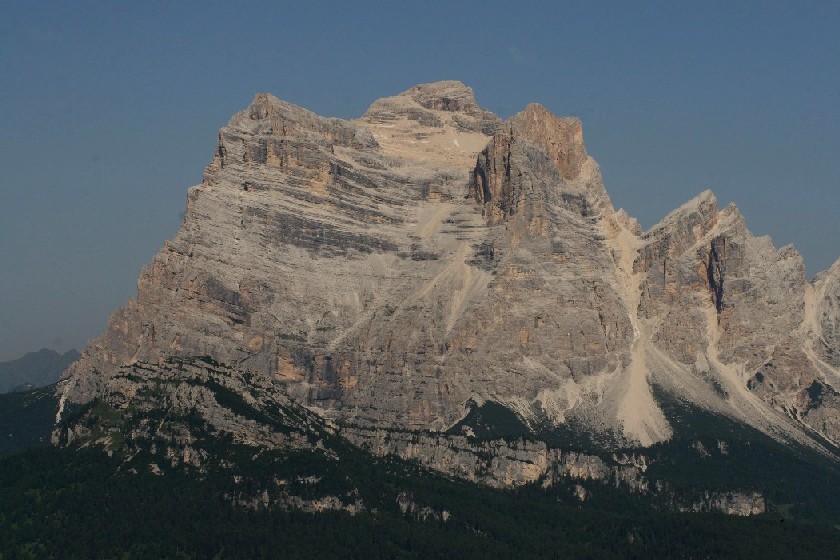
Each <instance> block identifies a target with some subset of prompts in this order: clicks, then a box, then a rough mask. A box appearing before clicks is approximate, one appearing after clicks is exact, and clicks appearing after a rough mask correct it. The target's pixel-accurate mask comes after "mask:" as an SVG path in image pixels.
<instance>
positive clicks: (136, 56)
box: [0, 0, 840, 359]
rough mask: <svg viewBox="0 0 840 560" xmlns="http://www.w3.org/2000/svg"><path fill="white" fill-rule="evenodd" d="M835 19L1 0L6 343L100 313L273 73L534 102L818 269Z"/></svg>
mask: <svg viewBox="0 0 840 560" xmlns="http://www.w3.org/2000/svg"><path fill="white" fill-rule="evenodd" d="M839 30H840V4H838V3H836V2H813V3H806V2H790V3H786V4H783V3H774V2H760V3H759V2H757V3H754V4H750V3H743V2H720V3H715V2H697V3H687V2H679V3H674V2H661V3H660V2H656V3H654V2H651V3H644V2H641V3H637V2H615V3H612V2H606V3H599V2H575V3H561V2H533V3H519V4H517V3H513V2H510V1H505V2H493V1H486V2H410V3H408V2H397V1H390V2H385V1H383V2H335V3H334V4H327V3H314V2H313V3H308V2H300V1H297V2H289V3H282V2H265V3H262V2H230V1H228V2H195V3H191V2H180V3H179V2H159V3H158V2H150V1H145V2H136V3H128V2H116V1H114V2H110V1H109V2H105V1H103V2H66V1H62V2H24V1H17V2H10V1H3V0H0V267H1V268H0V359H8V358H11V357H15V356H17V355H19V354H21V353H23V352H25V351H27V350H34V349H37V348H40V347H44V346H45V347H52V348H56V349H66V348H69V347H71V346H75V347H81V346H83V345H84V344H85V342H86V340H87V339H88V338H90V337H93V336H95V335H97V334H98V333H100V332H101V331H102V330H103V329H104V328H105V325H106V320H107V316H108V315H109V313H110V312H112V311H114V310H115V309H117V308H118V307H120V306H121V305H123V304H124V303H125V301H126V300H127V299H128V298H129V297H130V296H132V295H133V294H134V291H135V281H136V279H137V276H138V274H139V271H140V268H141V267H142V266H143V265H144V264H146V263H148V262H149V261H150V260H151V257H152V255H153V254H154V253H155V252H156V251H157V249H158V248H159V247H160V246H161V244H162V243H163V241H164V240H165V239H167V238H169V237H171V236H172V234H173V233H174V232H175V231H176V229H177V227H178V225H179V220H180V218H179V216H180V214H181V212H182V210H183V208H184V206H185V197H186V189H187V188H188V187H189V186H191V185H193V184H195V183H197V182H198V181H199V180H200V178H201V175H202V170H203V168H204V166H205V165H206V164H207V163H208V162H209V161H210V159H211V156H212V152H213V147H214V144H215V142H216V134H217V131H218V129H219V128H220V127H221V126H223V125H224V124H225V123H226V122H227V120H228V118H229V117H230V116H231V115H232V114H233V113H235V112H236V111H238V110H240V109H242V108H244V107H245V106H246V105H247V104H248V103H249V102H250V100H251V99H252V97H253V95H254V93H256V92H259V91H267V92H271V93H273V94H275V95H277V96H278V97H280V98H283V99H286V100H288V101H291V102H294V103H297V104H299V105H303V106H305V107H307V108H309V109H312V110H314V111H315V112H317V113H320V114H323V115H331V116H339V117H356V116H358V115H360V114H361V113H363V112H364V110H365V108H366V107H367V105H368V104H369V103H370V102H371V101H373V100H374V99H376V98H378V97H383V96H386V95H391V94H394V93H397V92H400V91H403V90H405V89H407V88H409V87H410V86H412V85H414V84H417V83H423V82H429V81H435V80H440V79H458V80H461V81H463V82H465V83H466V84H468V85H470V86H472V87H473V89H474V90H475V92H476V95H477V97H478V101H479V103H480V104H481V105H483V106H484V107H486V108H488V109H490V110H492V111H494V112H496V113H498V114H500V115H501V116H509V115H511V114H512V113H514V112H516V111H518V110H519V109H521V108H522V107H523V106H524V105H525V104H526V103H528V102H531V101H538V102H540V103H542V104H543V105H545V106H547V107H548V108H549V109H551V110H552V111H554V112H555V113H558V114H563V115H577V116H580V117H581V118H582V119H583V123H584V134H585V138H586V144H587V148H588V150H589V152H590V153H591V154H593V155H594V156H595V158H596V159H597V160H598V161H599V162H600V164H601V167H602V170H603V173H604V177H605V181H606V184H607V189H608V190H609V192H610V194H611V196H612V199H613V202H614V203H615V205H616V207H622V206H623V207H625V208H626V209H627V210H628V211H629V212H630V213H631V214H632V215H634V216H636V217H638V218H639V219H640V221H641V222H642V225H643V226H645V227H647V226H650V225H652V224H653V223H655V222H656V221H658V220H659V219H660V218H661V217H663V216H664V215H665V214H666V213H667V212H668V211H670V210H671V209H673V208H675V207H676V206H678V205H679V204H681V203H682V202H684V201H686V200H687V199H689V198H691V197H692V196H694V195H695V194H697V193H698V192H700V191H701V190H703V189H706V188H711V189H712V190H713V191H714V192H715V193H716V194H717V196H718V199H719V201H720V202H721V204H722V205H725V204H726V203H728V202H730V201H735V202H736V203H737V204H738V206H739V208H740V209H741V211H742V212H743V214H744V215H745V216H746V219H747V224H748V226H749V227H750V229H751V230H752V231H753V232H754V233H756V234H769V235H771V236H772V237H773V240H774V242H775V243H776V244H777V245H778V246H781V245H784V244H787V243H793V244H795V245H796V247H797V248H798V249H799V250H800V251H801V252H802V253H803V254H804V256H805V260H806V265H807V267H808V274H809V276H812V275H813V274H815V273H816V272H818V271H819V270H822V269H824V268H827V267H828V266H829V265H830V264H831V263H832V262H833V261H834V260H835V258H836V257H838V256H840V225H838V224H840V220H838V210H840V191H839V190H838V187H840V157H838V155H840V149H838V148H840V36H838V31H839Z"/></svg>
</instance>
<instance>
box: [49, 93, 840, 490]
mask: <svg viewBox="0 0 840 560" xmlns="http://www.w3.org/2000/svg"><path fill="white" fill-rule="evenodd" d="M194 356H209V357H211V358H212V359H213V360H215V361H216V362H219V363H223V364H226V365H227V367H229V368H232V369H233V370H235V371H242V372H246V371H247V372H251V373H252V374H255V375H257V376H259V378H260V379H261V381H260V387H265V386H266V385H265V384H266V383H268V382H271V383H273V384H275V385H272V386H276V387H279V388H280V389H277V390H282V391H283V392H285V393H287V394H288V395H289V397H290V398H291V399H292V400H293V401H294V402H296V403H299V404H301V405H303V406H305V407H306V408H307V409H308V410H309V411H310V412H313V413H315V414H316V415H317V416H319V417H320V418H322V419H325V420H327V421H329V422H331V423H333V424H334V425H335V426H337V427H338V428H340V429H344V430H346V431H347V434H348V437H350V438H351V439H353V438H355V441H357V442H362V444H364V445H368V446H373V447H374V448H376V449H378V450H379V451H380V452H382V453H386V452H394V453H397V454H402V455H403V456H405V455H407V454H410V453H414V451H406V448H405V447H400V446H401V445H402V444H400V443H398V442H399V441H400V440H399V438H393V439H391V440H388V441H390V442H391V443H387V442H386V441H385V440H383V439H382V438H381V437H380V436H379V435H377V434H381V432H382V431H383V430H385V431H388V430H391V431H399V432H401V433H404V432H406V431H408V432H414V433H417V434H426V435H424V436H423V437H444V436H445V435H446V434H450V435H452V434H467V435H469V433H470V432H471V431H473V430H474V428H475V427H474V426H472V427H471V426H467V424H465V422H466V421H467V420H468V419H469V418H471V417H472V416H471V415H473V414H474V413H475V411H477V410H480V409H484V410H486V407H488V406H492V407H496V408H497V409H498V410H500V411H501V414H503V415H507V416H505V417H510V418H514V419H515V420H516V421H517V422H520V423H521V425H522V426H523V430H524V432H523V436H525V437H528V438H530V439H533V440H543V441H545V440H546V438H548V437H549V436H547V435H546V434H560V433H563V434H573V435H574V434H576V435H577V436H580V437H586V438H588V439H589V440H593V441H597V446H598V447H599V448H601V449H619V448H629V447H637V448H638V447H649V446H651V445H654V444H656V443H660V442H665V441H668V440H669V439H671V438H672V437H674V434H675V431H676V430H677V429H678V426H677V425H676V424H675V420H674V418H673V417H672V416H671V415H670V414H669V413H668V411H667V410H666V408H667V407H666V403H667V402H679V403H683V404H686V405H690V406H691V407H694V408H696V409H698V410H702V411H703V412H704V414H711V415H714V416H718V417H722V418H726V419H728V420H731V421H733V422H735V423H738V424H740V425H745V426H748V427H752V428H754V429H756V430H758V431H760V432H763V433H764V434H766V435H767V436H769V437H770V438H772V439H773V440H776V441H777V442H781V443H782V444H784V445H797V446H805V447H809V448H812V449H815V450H817V451H819V452H820V453H823V454H826V455H831V454H832V453H833V451H832V450H833V449H834V446H836V445H838V444H840V393H838V388H840V261H839V262H838V264H835V265H834V266H833V267H832V268H831V269H830V270H829V271H827V272H825V273H823V274H821V275H819V276H817V278H816V279H815V280H814V281H813V282H808V281H806V278H805V272H804V267H803V263H802V259H801V257H800V255H799V254H798V253H797V252H796V251H795V250H794V249H793V248H792V247H783V248H781V249H777V248H776V247H774V246H773V244H772V242H771V241H770V239H769V238H766V237H754V236H753V235H752V234H751V233H750V232H749V230H748V229H747V227H746V225H745V224H744V220H743V218H742V216H741V215H740V214H739V212H738V210H737V208H735V206H728V207H726V208H723V209H719V208H718V205H717V202H716V200H715V197H714V196H713V195H712V193H711V192H708V191H707V192H704V193H702V194H700V195H699V196H698V197H696V198H695V199H693V200H691V201H689V202H687V203H686V204H684V205H683V206H681V207H680V208H678V209H677V210H675V211H674V212H672V213H671V214H670V215H669V216H667V217H666V218H665V219H663V220H662V221H661V222H660V223H659V224H657V225H655V226H653V227H652V228H651V229H650V230H648V231H646V232H643V231H641V228H640V227H639V226H638V224H637V222H636V221H635V220H633V219H632V218H630V217H628V216H627V214H626V213H625V212H624V211H623V210H618V211H616V210H615V209H614V208H613V206H612V203H611V202H610V198H609V196H608V194H607V191H606V190H605V188H604V185H603V182H602V180H601V175H600V172H599V168H598V165H597V163H596V162H595V161H594V160H593V159H592V158H591V157H590V156H589V155H588V154H587V151H586V148H585V147H584V142H583V129H582V126H581V123H580V121H579V120H578V119H576V118H570V117H557V116H555V115H553V114H552V113H551V112H550V111H548V110H547V109H546V108H544V107H542V106H540V105H537V104H531V105H528V106H527V107H526V108H525V109H524V110H523V111H522V112H521V113H518V114H516V115H514V116H513V117H511V118H510V119H508V120H501V119H499V118H498V117H496V116H495V115H493V114H492V113H490V112H488V111H486V110H483V109H481V108H480V107H479V106H478V105H477V103H476V101H475V97H474V96H473V93H472V90H471V89H470V88H468V87H466V86H464V85H463V84H461V83H460V82H453V81H447V82H437V83H433V84H425V85H420V86H416V87H414V88H411V89H409V90H408V91H405V92H403V93H401V94H399V95H396V96H394V97H388V98H385V99H380V100H378V101H376V102H374V103H373V104H372V105H371V106H370V108H369V109H368V111H367V112H366V113H365V114H364V115H363V116H362V117H360V118H359V119H356V120H352V121H346V120H341V119H335V118H323V117H320V116H318V115H315V114H314V113H312V112H309V111H307V110H305V109H302V108H300V107H297V106H295V105H292V104H289V103H286V102H283V101H280V100H278V99H277V98H275V97H273V96H271V95H267V94H258V95H257V96H256V97H255V98H254V101H253V103H252V104H251V105H250V106H249V107H248V108H246V109H245V110H244V111H241V112H239V113H237V114H236V115H234V116H233V118H232V119H231V120H230V122H229V123H228V124H227V126H225V127H224V128H222V130H221V131H220V133H219V142H218V147H217V149H216V152H215V154H214V156H213V160H212V162H211V163H210V164H209V165H208V166H207V168H206V171H205V174H204V178H203V180H202V181H201V183H200V184H199V185H197V186H195V187H192V188H191V189H190V190H189V194H188V200H187V210H186V213H185V217H184V221H183V224H182V226H181V228H180V230H179V231H178V232H177V234H176V235H175V237H174V238H173V239H172V240H171V241H168V242H167V243H166V244H165V245H164V247H163V248H162V249H161V251H160V252H159V253H158V254H157V255H156V256H155V257H154V259H153V261H152V262H151V264H149V265H148V266H147V267H146V268H144V269H143V271H142V273H141V276H140V279H139V281H138V288H137V297H136V298H134V299H132V300H130V301H129V302H128V304H127V305H126V307H124V308H123V309H121V310H119V311H117V312H116V313H115V314H114V315H113V316H112V317H111V319H110V322H109V327H108V330H107V331H106V332H105V333H104V334H103V335H102V336H101V337H99V338H98V339H96V340H94V341H92V342H91V343H90V345H89V346H88V347H87V348H86V349H85V351H84V353H83V355H82V357H81V359H80V360H79V361H77V362H76V363H75V364H73V365H72V366H71V367H70V368H69V369H68V370H67V372H66V374H65V376H64V379H63V381H62V382H61V383H60V385H59V388H58V392H59V396H60V400H61V404H62V411H63V410H64V409H65V407H67V406H69V405H70V404H83V403H87V402H90V401H92V400H94V399H97V398H99V399H102V398H107V396H108V395H110V394H112V390H113V389H114V388H115V386H116V385H119V384H123V383H125V379H126V377H125V368H126V367H131V366H132V365H133V364H139V363H144V364H154V367H161V365H162V364H166V363H168V362H167V360H171V359H180V358H189V357H194ZM115 384H116V385H115ZM120 386H122V385H120ZM395 433H396V432H395ZM429 434H431V435H429ZM435 434H437V435H435ZM418 437H419V436H418ZM452 437H456V435H452ZM458 437H460V436H458ZM371 442H374V443H371ZM389 446H390V447H389ZM541 457H543V458H542V459H540V461H543V462H544V463H545V461H549V459H547V457H548V455H545V456H541ZM421 459H422V457H421ZM427 459H428V460H427V461H426V462H427V463H429V464H431V465H432V466H436V465H437V466H438V467H440V468H444V469H445V467H441V464H442V463H440V461H437V460H436V459H432V458H428V457H427ZM436 461H437V462H436ZM549 462H550V461H549ZM523 464H524V463H523ZM534 464H535V465H536V466H535V467H534V473H536V474H534V473H531V474H528V473H526V474H522V473H521V472H520V473H519V474H517V475H516V476H524V477H525V478H528V477H529V476H532V475H533V476H534V477H537V476H541V473H542V474H544V473H545V472H546V471H545V469H547V468H548V467H547V466H546V465H547V464H548V463H545V464H544V465H543V466H542V467H540V466H539V465H540V464H541V463H539V461H538V462H537V463H534ZM491 468H496V469H497V470H496V475H498V478H499V480H502V479H504V476H506V475H504V472H506V471H504V468H503V467H500V466H498V465H497V466H496V467H491ZM523 468H524V467H523ZM540 469H542V470H540ZM500 473H501V474H500ZM529 480H530V479H529Z"/></svg>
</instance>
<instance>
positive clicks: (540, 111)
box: [509, 103, 587, 179]
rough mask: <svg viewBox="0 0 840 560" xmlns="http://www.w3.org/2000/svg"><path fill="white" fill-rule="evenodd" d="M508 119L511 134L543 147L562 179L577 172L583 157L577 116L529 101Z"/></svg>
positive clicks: (572, 176) (583, 150) (575, 175)
mask: <svg viewBox="0 0 840 560" xmlns="http://www.w3.org/2000/svg"><path fill="white" fill-rule="evenodd" d="M509 122H510V126H511V128H512V129H513V132H514V134H515V135H516V136H518V137H520V138H523V139H525V140H528V141H530V142H533V143H534V144H536V145H537V146H538V147H539V148H540V149H541V150H543V151H544V152H545V153H546V154H547V155H548V156H549V158H551V161H552V162H553V163H554V165H556V166H557V168H558V169H559V170H560V171H561V172H562V173H563V176H564V177H565V178H566V179H574V178H575V177H577V176H578V175H579V174H580V170H581V167H582V166H583V164H584V162H586V158H587V155H586V148H585V147H584V145H583V125H582V124H581V122H580V119H578V118H577V117H558V116H556V115H555V114H554V113H552V112H551V111H549V110H548V109H546V108H545V107H543V106H542V105H540V104H539V103H530V104H529V105H528V106H527V107H525V110H524V111H522V112H520V113H517V114H516V115H514V116H513V117H511V119H510V121H509Z"/></svg>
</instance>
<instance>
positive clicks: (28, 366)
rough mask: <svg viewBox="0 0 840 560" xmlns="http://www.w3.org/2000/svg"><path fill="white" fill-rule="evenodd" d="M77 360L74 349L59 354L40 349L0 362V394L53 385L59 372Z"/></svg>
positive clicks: (77, 356)
mask: <svg viewBox="0 0 840 560" xmlns="http://www.w3.org/2000/svg"><path fill="white" fill-rule="evenodd" d="M78 359H79V352H78V351H76V349H72V350H68V351H67V352H65V353H64V354H59V353H58V352H56V351H55V350H49V349H47V348H42V349H40V350H38V351H37V352H27V353H26V354H25V355H24V356H23V357H21V358H18V359H16V360H9V361H7V362H0V393H8V392H11V391H25V390H28V389H36V388H38V387H44V386H45V385H50V384H52V383H55V382H56V381H58V378H59V377H60V376H61V372H63V371H64V370H65V369H67V366H69V365H70V364H72V363H73V362H75V361H76V360H78Z"/></svg>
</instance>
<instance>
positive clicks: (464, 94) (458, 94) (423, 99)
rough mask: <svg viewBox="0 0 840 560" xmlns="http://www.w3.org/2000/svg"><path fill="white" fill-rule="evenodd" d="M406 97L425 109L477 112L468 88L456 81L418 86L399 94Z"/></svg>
mask: <svg viewBox="0 0 840 560" xmlns="http://www.w3.org/2000/svg"><path fill="white" fill-rule="evenodd" d="M400 95H402V96H408V97H410V98H411V99H413V100H414V101H416V102H417V103H419V104H420V105H421V106H422V107H425V108H426V109H434V110H436V111H452V112H461V113H467V114H473V113H475V112H477V111H478V110H479V108H478V103H477V102H476V100H475V95H474V94H473V90H472V88H470V87H467V86H466V85H464V84H463V83H461V82H459V81H456V80H444V81H440V82H432V83H430V84H420V85H417V86H414V87H413V88H411V89H409V90H408V91H405V92H403V93H402V94H400Z"/></svg>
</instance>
